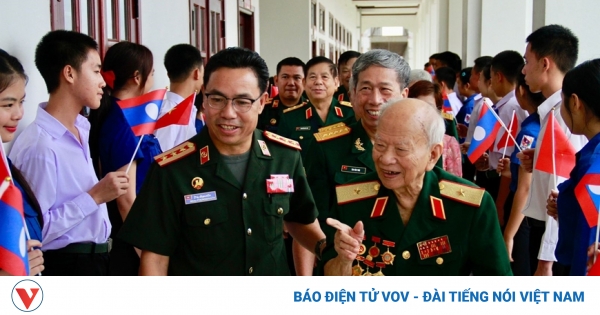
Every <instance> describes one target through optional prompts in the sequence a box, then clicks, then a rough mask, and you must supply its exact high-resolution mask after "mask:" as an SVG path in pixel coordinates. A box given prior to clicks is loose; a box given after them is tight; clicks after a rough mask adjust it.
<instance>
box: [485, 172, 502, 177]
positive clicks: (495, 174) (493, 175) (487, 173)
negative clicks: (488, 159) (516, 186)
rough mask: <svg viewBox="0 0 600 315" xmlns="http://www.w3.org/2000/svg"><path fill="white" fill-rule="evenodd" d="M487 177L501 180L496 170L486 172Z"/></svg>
mask: <svg viewBox="0 0 600 315" xmlns="http://www.w3.org/2000/svg"><path fill="white" fill-rule="evenodd" d="M485 177H487V178H499V177H500V174H498V172H497V171H496V170H488V171H485Z"/></svg>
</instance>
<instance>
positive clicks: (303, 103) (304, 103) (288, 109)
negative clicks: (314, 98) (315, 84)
mask: <svg viewBox="0 0 600 315" xmlns="http://www.w3.org/2000/svg"><path fill="white" fill-rule="evenodd" d="M304 105H306V102H302V104H298V105H296V106H292V107H290V108H286V109H284V110H283V112H284V113H287V112H291V111H293V110H294V109H298V108H300V107H302V106H304Z"/></svg>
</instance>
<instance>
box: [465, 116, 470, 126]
mask: <svg viewBox="0 0 600 315" xmlns="http://www.w3.org/2000/svg"><path fill="white" fill-rule="evenodd" d="M470 121H471V114H466V115H465V123H467V124H468V123H469V122H470Z"/></svg>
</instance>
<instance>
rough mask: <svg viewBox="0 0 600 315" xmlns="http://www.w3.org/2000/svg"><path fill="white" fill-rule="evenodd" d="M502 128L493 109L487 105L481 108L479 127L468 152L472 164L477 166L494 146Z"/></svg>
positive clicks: (476, 128)
mask: <svg viewBox="0 0 600 315" xmlns="http://www.w3.org/2000/svg"><path fill="white" fill-rule="evenodd" d="M500 127H501V125H500V122H499V121H498V119H496V116H495V115H494V113H493V112H492V109H491V108H490V107H489V106H486V104H484V105H483V106H481V112H480V113H479V119H478V120H477V127H475V132H474V133H473V140H472V141H471V145H470V146H469V151H467V155H468V156H469V161H471V163H473V164H475V161H477V159H479V157H480V156H482V155H483V153H485V151H487V149H489V148H490V147H491V146H492V145H493V144H494V141H495V140H496V136H497V135H498V131H500Z"/></svg>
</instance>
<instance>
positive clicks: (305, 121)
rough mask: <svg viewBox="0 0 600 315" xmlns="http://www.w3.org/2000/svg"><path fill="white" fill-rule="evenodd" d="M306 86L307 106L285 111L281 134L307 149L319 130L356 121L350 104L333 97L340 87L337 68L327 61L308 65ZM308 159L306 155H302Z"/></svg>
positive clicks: (313, 62)
mask: <svg viewBox="0 0 600 315" xmlns="http://www.w3.org/2000/svg"><path fill="white" fill-rule="evenodd" d="M304 73H305V76H306V84H305V86H304V88H305V90H306V95H307V96H308V102H307V103H306V104H305V105H298V106H294V107H291V108H288V109H286V110H284V111H283V115H282V116H281V123H280V124H279V134H280V135H282V136H284V137H288V138H291V139H293V140H296V141H298V142H300V146H302V148H303V149H307V148H308V145H309V144H310V142H311V141H312V139H313V136H312V135H313V134H314V133H317V132H319V129H320V128H323V127H327V126H330V125H333V124H335V123H338V122H342V121H345V120H347V119H353V117H354V112H353V111H352V105H351V104H350V103H349V102H345V101H342V102H338V100H337V99H335V98H334V97H333V94H334V93H335V89H336V87H337V85H338V83H339V81H338V73H337V68H336V67H335V65H334V64H333V62H332V61H331V60H330V59H329V58H326V57H322V56H319V57H314V58H312V59H311V60H309V61H308V62H307V63H306V67H305V70H304ZM302 156H303V157H304V156H305V152H304V151H303V152H302Z"/></svg>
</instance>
